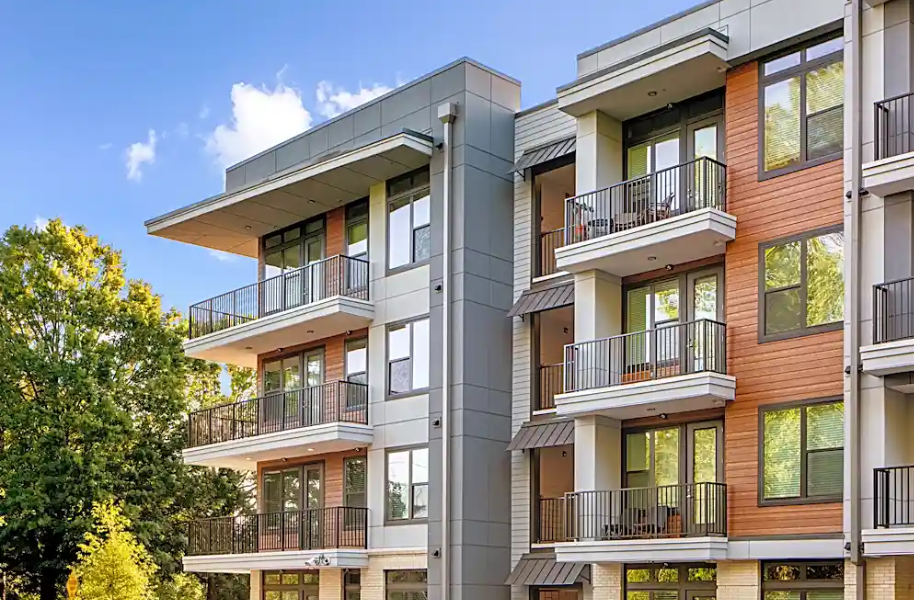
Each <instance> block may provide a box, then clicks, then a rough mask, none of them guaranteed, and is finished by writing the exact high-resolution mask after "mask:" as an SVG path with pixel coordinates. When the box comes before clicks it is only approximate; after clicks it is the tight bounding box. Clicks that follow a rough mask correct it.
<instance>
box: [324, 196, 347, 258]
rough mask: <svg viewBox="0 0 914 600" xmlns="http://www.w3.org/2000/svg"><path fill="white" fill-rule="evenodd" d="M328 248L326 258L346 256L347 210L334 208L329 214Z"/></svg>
mask: <svg viewBox="0 0 914 600" xmlns="http://www.w3.org/2000/svg"><path fill="white" fill-rule="evenodd" d="M326 231H327V242H326V243H327V246H326V252H325V256H327V257H328V258H329V257H331V256H336V255H338V254H346V208H345V207H340V208H334V209H333V210H331V211H330V212H328V213H327V225H326Z"/></svg>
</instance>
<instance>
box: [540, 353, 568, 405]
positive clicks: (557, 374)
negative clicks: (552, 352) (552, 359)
mask: <svg viewBox="0 0 914 600" xmlns="http://www.w3.org/2000/svg"><path fill="white" fill-rule="evenodd" d="M564 370H565V365H563V364H557V365H543V366H541V367H539V393H538V394H537V395H536V401H535V404H534V405H533V410H534V411H554V410H555V397H556V396H557V395H558V394H561V393H562V379H563V377H564Z"/></svg>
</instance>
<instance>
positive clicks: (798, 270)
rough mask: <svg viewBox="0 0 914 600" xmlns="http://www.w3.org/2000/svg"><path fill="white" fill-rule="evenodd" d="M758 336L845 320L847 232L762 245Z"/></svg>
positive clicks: (826, 327)
mask: <svg viewBox="0 0 914 600" xmlns="http://www.w3.org/2000/svg"><path fill="white" fill-rule="evenodd" d="M759 263H760V265H759V268H760V275H761V276H760V280H759V286H760V287H761V290H760V306H759V316H760V318H759V341H770V340H777V339H784V338H788V337H796V336H798V335H808V334H812V333H819V332H821V331H831V330H834V329H838V328H840V327H841V324H842V322H843V321H844V232H842V231H841V230H834V229H833V230H831V231H825V232H823V231H819V232H813V233H806V234H803V235H802V236H798V237H795V238H791V239H788V240H782V241H778V242H772V243H769V244H763V245H761V246H759Z"/></svg>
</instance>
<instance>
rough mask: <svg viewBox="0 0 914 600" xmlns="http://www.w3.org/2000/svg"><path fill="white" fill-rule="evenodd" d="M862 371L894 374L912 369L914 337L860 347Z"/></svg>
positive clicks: (872, 373)
mask: <svg viewBox="0 0 914 600" xmlns="http://www.w3.org/2000/svg"><path fill="white" fill-rule="evenodd" d="M860 357H861V359H862V360H863V371H864V372H865V373H869V374H870V375H878V376H885V375H894V374H896V373H908V372H911V371H914V339H904V340H898V341H895V342H885V343H882V344H873V345H871V346H863V347H862V348H860Z"/></svg>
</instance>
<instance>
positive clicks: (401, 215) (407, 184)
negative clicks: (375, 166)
mask: <svg viewBox="0 0 914 600" xmlns="http://www.w3.org/2000/svg"><path fill="white" fill-rule="evenodd" d="M429 194H430V191H429V173H428V169H424V170H422V171H419V172H417V173H413V174H411V175H408V176H405V177H402V178H400V179H396V180H392V181H391V182H390V183H389V185H388V189H387V197H388V198H389V202H388V217H387V247H388V255H387V268H388V269H396V268H398V267H403V266H406V265H409V264H412V263H418V262H422V261H426V260H428V259H429V257H430V256H431V249H432V245H431V227H430V223H431V197H430V195H429Z"/></svg>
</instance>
